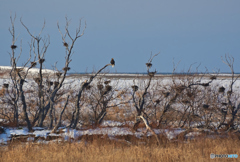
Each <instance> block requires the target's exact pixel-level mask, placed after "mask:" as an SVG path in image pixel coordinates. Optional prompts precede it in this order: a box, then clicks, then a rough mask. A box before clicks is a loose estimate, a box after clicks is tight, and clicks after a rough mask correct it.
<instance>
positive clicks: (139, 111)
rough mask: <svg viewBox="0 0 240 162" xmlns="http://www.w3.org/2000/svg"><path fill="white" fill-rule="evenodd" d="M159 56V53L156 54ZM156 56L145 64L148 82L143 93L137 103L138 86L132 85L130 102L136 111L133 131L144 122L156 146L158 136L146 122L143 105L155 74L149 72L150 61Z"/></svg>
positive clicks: (154, 72) (146, 117)
mask: <svg viewBox="0 0 240 162" xmlns="http://www.w3.org/2000/svg"><path fill="white" fill-rule="evenodd" d="M158 54H159V53H158ZM158 54H155V55H154V56H153V57H152V56H151V57H150V59H149V61H148V63H146V66H147V73H148V80H147V84H146V85H145V87H144V90H143V93H142V94H141V95H140V96H139V97H138V101H137V97H136V95H135V94H136V92H137V90H138V86H137V85H133V86H132V89H133V93H132V100H133V104H134V107H135V109H136V111H137V115H136V121H135V124H134V126H133V129H134V130H137V127H138V125H139V124H140V122H141V120H142V121H143V122H144V124H145V125H146V129H147V131H148V130H149V131H151V132H152V133H153V134H154V135H155V137H156V139H157V141H158V144H159V139H158V136H157V135H156V133H155V132H154V131H153V130H152V129H151V127H150V125H149V122H148V115H147V114H146V113H145V111H144V110H145V106H146V105H145V104H146V101H145V97H146V95H147V93H148V89H149V87H150V85H151V81H152V78H153V77H154V75H155V74H156V70H155V71H153V72H150V71H149V70H150V68H151V67H152V60H153V58H154V57H155V56H157V55H158Z"/></svg>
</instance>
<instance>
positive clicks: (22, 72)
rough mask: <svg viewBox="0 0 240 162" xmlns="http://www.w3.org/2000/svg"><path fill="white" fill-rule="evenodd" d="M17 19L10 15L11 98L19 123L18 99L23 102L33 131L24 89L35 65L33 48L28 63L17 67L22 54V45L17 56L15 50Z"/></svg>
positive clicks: (27, 119) (26, 119)
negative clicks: (31, 63)
mask: <svg viewBox="0 0 240 162" xmlns="http://www.w3.org/2000/svg"><path fill="white" fill-rule="evenodd" d="M15 19H16V15H15V16H14V18H13V17H12V16H10V20H11V24H12V28H11V29H10V28H9V32H10V33H11V35H12V45H11V49H12V53H9V55H10V57H11V62H10V63H11V66H12V69H11V71H10V78H11V81H12V85H13V86H12V94H10V95H12V96H11V99H12V102H13V103H12V105H13V106H14V120H15V121H16V122H17V125H18V107H19V106H20V105H19V104H18V101H19V99H20V100H21V103H22V109H23V114H24V119H25V121H26V122H27V126H28V130H29V131H31V130H32V125H31V122H30V120H29V118H28V113H27V105H26V99H25V94H24V91H23V84H24V83H25V82H26V77H27V75H28V72H29V70H30V69H31V68H32V67H33V66H31V65H29V63H30V60H31V58H32V56H31V50H30V56H29V59H28V60H27V61H26V63H25V64H24V65H23V67H22V68H18V67H17V62H18V59H19V58H20V56H21V52H22V47H21V46H20V54H19V56H18V57H16V55H15V50H16V48H17V45H16V44H15V42H16V40H17V38H15V28H14V22H15ZM34 59H35V58H34Z"/></svg>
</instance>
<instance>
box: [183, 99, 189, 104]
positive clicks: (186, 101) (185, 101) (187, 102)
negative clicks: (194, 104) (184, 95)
mask: <svg viewBox="0 0 240 162" xmlns="http://www.w3.org/2000/svg"><path fill="white" fill-rule="evenodd" d="M182 103H184V104H189V103H190V101H188V100H182Z"/></svg>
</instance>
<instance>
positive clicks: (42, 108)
mask: <svg viewBox="0 0 240 162" xmlns="http://www.w3.org/2000/svg"><path fill="white" fill-rule="evenodd" d="M21 23H22V25H23V26H24V27H25V29H26V30H27V32H28V34H29V35H30V36H31V37H32V39H33V44H32V47H33V52H34V54H35V55H36V56H37V57H38V62H39V65H40V68H39V77H38V78H37V79H36V82H37V84H38V89H39V93H38V97H39V112H38V114H37V115H36V118H35V119H34V120H33V122H32V123H33V125H34V124H35V122H36V121H38V124H37V125H38V126H40V127H41V126H43V121H44V120H45V118H46V116H47V114H48V112H49V109H52V108H53V104H54V102H55V96H56V94H57V92H58V90H59V89H60V88H61V87H62V85H63V82H64V80H65V78H66V74H67V71H68V70H70V67H69V63H70V62H71V61H72V60H71V56H72V54H73V47H74V44H75V42H76V41H77V39H78V38H80V37H82V36H83V35H84V31H85V29H86V23H85V27H84V29H83V31H82V32H81V20H80V24H79V26H78V28H77V29H76V33H75V36H74V37H72V36H71V35H70V32H69V24H70V21H69V20H68V19H67V17H66V25H65V33H64V34H62V32H61V30H60V27H59V23H57V27H58V30H59V32H60V34H61V36H62V41H63V46H64V47H65V51H66V57H65V66H64V68H63V72H62V75H61V78H60V77H59V78H58V79H59V81H58V82H56V83H57V84H55V85H54V88H53V89H52V90H50V91H49V97H46V95H44V91H43V74H42V70H43V63H44V61H45V54H46V51H47V48H48V46H49V43H50V42H49V37H48V38H47V39H42V38H41V33H42V31H43V29H44V27H45V22H44V25H43V28H42V30H41V32H40V33H39V35H38V36H33V35H32V34H31V32H30V31H29V29H28V28H27V27H26V25H25V24H24V23H23V22H22V21H21ZM67 38H68V39H70V42H71V43H67V42H66V39H67ZM41 41H42V43H43V46H42V47H41V46H40V42H41Z"/></svg>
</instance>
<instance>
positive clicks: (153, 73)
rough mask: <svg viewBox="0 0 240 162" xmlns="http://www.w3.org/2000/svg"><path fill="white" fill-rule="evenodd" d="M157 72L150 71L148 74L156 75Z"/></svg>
mask: <svg viewBox="0 0 240 162" xmlns="http://www.w3.org/2000/svg"><path fill="white" fill-rule="evenodd" d="M155 74H156V72H149V73H148V75H149V76H150V77H154V75H155Z"/></svg>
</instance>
